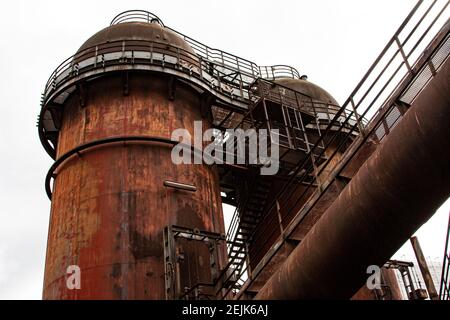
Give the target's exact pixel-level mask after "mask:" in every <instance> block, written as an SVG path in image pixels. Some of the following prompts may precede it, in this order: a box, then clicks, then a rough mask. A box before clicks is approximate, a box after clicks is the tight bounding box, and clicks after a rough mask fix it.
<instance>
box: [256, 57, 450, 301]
mask: <svg viewBox="0 0 450 320" xmlns="http://www.w3.org/2000/svg"><path fill="white" fill-rule="evenodd" d="M449 68H450V63H449V62H448V61H447V62H446V63H445V65H444V66H443V67H442V69H441V70H440V72H438V74H437V75H436V76H435V77H434V78H433V80H431V82H430V83H429V84H428V85H427V86H426V87H425V88H424V90H423V91H422V93H421V94H420V95H419V97H417V99H416V100H415V101H414V103H413V105H412V106H411V108H410V110H409V111H408V112H407V113H406V115H405V116H404V118H403V120H402V121H401V122H400V123H399V124H398V125H397V126H396V128H395V129H394V130H393V131H392V132H391V133H390V134H389V136H387V137H386V139H385V141H384V142H383V143H382V144H381V145H380V146H379V148H378V149H377V150H376V151H375V152H374V154H373V155H372V156H371V157H370V158H369V159H368V160H367V161H366V163H365V164H364V165H363V166H362V167H361V168H360V170H359V171H358V173H357V174H356V175H355V176H354V177H353V179H352V180H351V182H350V183H349V184H348V185H347V187H346V188H345V189H344V190H343V191H342V193H341V194H340V195H339V197H338V198H337V199H336V201H335V202H334V203H333V204H332V205H331V206H330V208H328V210H327V211H326V212H325V214H324V215H323V216H322V218H321V219H320V220H319V221H318V222H317V224H316V225H315V226H314V227H313V228H312V229H311V230H310V232H309V233H308V234H307V236H306V237H305V239H304V240H303V241H302V242H301V243H300V244H299V245H298V246H297V248H296V249H295V250H294V251H293V252H292V254H291V255H290V256H289V257H288V258H287V259H286V261H285V262H284V264H283V265H282V266H281V267H280V269H279V270H278V271H277V272H276V273H275V274H274V275H273V276H272V277H271V278H270V279H269V281H268V282H267V283H266V284H265V285H264V287H263V288H262V289H261V290H260V291H259V293H258V295H257V296H256V299H307V298H309V299H311V298H313V299H323V298H337V299H347V298H350V297H351V296H352V295H353V294H354V293H355V292H356V291H357V290H358V289H359V288H361V286H362V285H363V284H364V283H365V281H366V279H367V277H368V276H369V275H368V274H366V270H367V267H368V266H369V265H379V266H382V265H383V264H384V263H385V262H386V261H387V260H388V259H389V258H390V257H391V256H392V254H394V253H395V251H396V250H397V249H398V248H399V247H400V246H401V245H402V244H403V243H404V242H405V241H407V240H408V238H409V237H410V236H411V234H413V233H414V232H415V231H416V230H417V229H418V228H419V227H420V226H421V225H422V224H423V223H425V222H426V221H427V220H428V219H429V218H430V217H431V216H432V215H433V213H434V212H435V211H436V209H437V208H438V207H439V206H440V205H441V204H442V203H443V202H444V201H445V200H446V199H447V198H448V197H449V196H450V166H449V159H450V125H449V124H450V101H449V100H450V99H449V98H450V97H449V92H450V77H449Z"/></svg>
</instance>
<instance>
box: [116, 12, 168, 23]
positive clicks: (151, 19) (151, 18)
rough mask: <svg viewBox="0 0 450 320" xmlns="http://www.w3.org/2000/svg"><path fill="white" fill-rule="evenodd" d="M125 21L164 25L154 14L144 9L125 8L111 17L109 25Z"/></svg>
mask: <svg viewBox="0 0 450 320" xmlns="http://www.w3.org/2000/svg"><path fill="white" fill-rule="evenodd" d="M127 22H145V23H158V24H159V25H160V26H162V27H164V23H163V22H162V20H161V19H160V18H158V17H157V16H156V15H155V14H153V13H151V12H149V11H145V10H127V11H124V12H122V13H119V14H118V15H117V16H115V17H114V19H112V21H111V23H110V25H111V26H113V25H115V24H119V23H127Z"/></svg>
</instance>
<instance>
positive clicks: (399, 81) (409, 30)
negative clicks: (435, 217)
mask: <svg viewBox="0 0 450 320" xmlns="http://www.w3.org/2000/svg"><path fill="white" fill-rule="evenodd" d="M448 4H449V1H439V0H434V1H431V2H430V1H423V0H421V1H418V2H417V4H416V5H415V6H414V8H413V9H412V11H411V13H410V14H409V15H408V16H407V18H406V19H405V21H404V22H403V23H402V24H401V26H400V28H399V29H398V30H397V32H396V33H395V34H394V36H393V37H392V38H391V39H390V40H389V42H388V44H387V45H386V47H385V48H384V49H383V50H382V52H381V53H380V55H379V56H378V58H377V59H376V60H375V62H374V63H373V64H372V66H371V67H370V68H369V70H368V72H367V73H366V75H365V76H364V77H363V79H362V80H361V81H360V83H359V84H358V85H357V86H356V88H355V89H354V90H353V92H352V93H351V94H350V96H349V98H348V99H347V100H346V101H345V103H344V104H343V106H342V107H341V108H340V110H339V111H338V112H337V113H336V114H335V115H334V118H333V120H332V121H331V122H330V123H329V125H328V126H327V128H326V129H325V130H324V132H323V133H322V135H321V137H320V139H319V140H318V141H317V142H316V143H315V145H314V146H313V148H312V150H311V151H310V152H314V150H316V149H317V148H319V145H320V143H321V142H323V139H324V137H325V136H327V133H331V131H334V133H333V134H332V136H331V138H327V139H326V140H327V141H325V148H324V150H323V151H322V152H321V154H322V153H324V152H325V151H326V150H327V149H328V147H329V146H330V145H331V144H332V143H336V144H337V147H336V148H335V150H334V152H333V153H332V154H331V155H329V156H328V157H327V161H326V162H325V164H322V165H321V166H320V170H319V171H318V172H317V173H316V174H315V176H314V179H312V180H311V181H310V182H308V183H307V185H308V187H307V188H306V189H305V191H304V192H303V193H302V194H301V195H299V196H298V195H296V201H295V202H294V203H292V204H290V205H289V206H284V208H282V209H283V210H284V211H285V212H289V213H291V214H290V215H291V216H292V215H293V216H294V217H293V218H292V219H291V220H290V221H280V222H279V223H280V227H281V229H282V230H283V232H282V234H281V235H280V236H279V237H278V240H277V241H276V242H275V243H274V244H273V245H272V248H271V249H270V250H268V251H266V252H265V253H264V252H263V254H264V257H263V258H262V259H261V260H260V261H261V262H260V263H259V264H258V265H257V266H256V267H255V268H254V269H253V270H252V278H251V279H249V280H247V282H246V283H245V285H244V287H243V289H242V290H241V291H240V292H239V294H238V298H239V297H240V296H241V295H242V293H243V292H244V291H245V289H246V288H248V286H249V285H250V284H251V283H252V282H253V279H255V278H256V277H257V276H258V274H259V273H260V272H261V270H262V269H263V268H264V266H265V265H267V263H268V262H269V261H270V260H271V258H272V257H273V256H274V255H275V254H276V252H277V251H278V250H279V248H280V247H281V244H282V243H283V242H284V240H285V239H286V238H288V237H289V235H290V234H291V233H292V232H293V230H294V229H295V228H296V227H297V226H298V225H299V223H300V222H301V221H302V220H303V219H304V217H305V216H306V215H307V214H308V213H309V211H310V210H311V208H313V207H314V205H315V204H316V203H317V201H318V200H319V199H320V197H321V196H322V195H323V194H324V192H326V190H327V189H328V187H329V186H330V185H331V184H332V183H333V181H334V180H335V179H336V177H337V176H338V174H339V173H340V172H341V171H342V170H343V169H344V168H345V166H346V165H347V164H348V163H349V162H350V160H351V159H352V158H353V157H354V155H355V154H356V153H357V152H358V151H359V150H360V148H361V146H362V145H363V144H364V143H365V141H367V140H368V139H369V137H370V138H371V139H374V140H376V141H380V140H382V139H383V138H384V137H385V136H386V135H388V134H389V131H390V129H392V127H393V126H395V124H396V123H397V122H398V119H396V120H395V121H389V123H387V120H386V119H387V117H388V116H389V115H390V114H391V113H392V110H394V108H397V103H398V101H399V100H400V101H401V100H402V98H403V97H407V96H409V93H410V90H411V86H410V84H411V83H416V84H417V85H418V86H419V88H418V89H414V90H415V92H416V94H415V96H417V94H418V93H419V92H420V91H421V89H422V88H423V87H424V86H425V85H426V84H427V83H428V81H429V80H430V78H431V77H432V76H431V77H429V78H428V79H427V80H426V81H421V80H419V81H418V80H417V79H420V76H421V75H422V74H423V70H424V69H426V68H432V69H434V70H435V71H438V70H439V68H440V66H442V64H443V62H445V61H446V59H447V58H448V55H449V51H448V33H449V21H448ZM432 30H433V33H435V34H437V35H436V37H435V38H434V39H433V40H432V41H431V42H430V41H429V39H430V38H432V35H431V36H430V33H431V31H432ZM424 39H427V42H425V41H424ZM430 43H431V44H430ZM429 44H430V45H429ZM431 45H433V46H434V45H436V46H435V47H430V46H431ZM427 46H428V47H427ZM439 56H443V57H442V58H440V59H437V58H436V57H439ZM413 61H415V62H414V63H413ZM412 101H413V100H410V101H408V103H412ZM345 112H347V116H346V117H345V120H344V121H343V122H341V123H340V125H339V129H338V130H336V129H335V128H336V123H339V122H338V119H339V118H340V117H342V116H343V115H345V114H346V113H345ZM402 114H403V113H402V112H399V116H398V117H399V118H401V116H402ZM352 116H355V117H357V118H364V117H370V121H369V125H368V127H367V128H364V131H362V132H361V133H362V134H361V135H360V137H359V139H356V140H355V141H353V144H352V145H350V147H348V148H347V145H346V144H348V142H351V134H352V132H356V131H357V130H358V129H357V124H354V125H353V126H349V121H350V119H351V118H352ZM381 126H387V128H388V130H387V131H386V132H384V134H383V135H381V136H378V135H377V129H379V128H380V127H381ZM333 127H334V128H333ZM349 127H350V130H347V133H343V132H344V128H349ZM328 137H330V136H328ZM344 152H345V153H344ZM338 153H343V154H342V156H341V157H342V158H341V160H340V161H339V162H338V164H335V163H333V161H332V160H333V159H334V158H335V157H336V155H337V154H338ZM314 165H315V164H314V163H310V162H308V160H307V159H306V160H304V161H301V162H300V163H299V164H298V165H297V167H296V169H295V170H294V172H293V174H292V178H291V179H290V180H289V181H288V182H287V183H285V185H284V186H283V187H282V188H280V190H279V192H278V194H277V195H276V197H275V200H274V201H273V202H272V204H271V205H269V206H268V209H267V210H266V212H271V211H273V210H274V208H275V206H276V203H277V202H278V201H279V200H280V198H281V197H290V196H292V194H293V192H295V190H296V189H295V188H293V187H292V183H293V181H294V178H297V180H296V182H297V183H298V181H299V180H300V183H301V182H307V178H308V177H307V173H308V172H312V170H313V168H314ZM316 165H318V163H316ZM324 170H327V171H330V172H331V173H330V174H329V176H328V178H327V179H326V180H325V181H318V180H317V177H318V176H320V175H321V174H322V173H323V172H324ZM302 172H304V174H301V173H302ZM299 174H300V175H299ZM314 185H319V186H320V188H316V189H315V191H314V192H313V194H312V195H311V194H310V193H308V191H309V190H310V189H311V188H312V187H313V186H314ZM301 201H306V203H305V204H304V205H302V206H301V207H300V209H298V208H297V206H298V205H299V203H302V202H301ZM280 203H283V202H282V201H280ZM293 210H295V211H294V212H292V211H293ZM272 222H275V223H276V220H275V218H273V219H272ZM261 223H265V224H270V222H268V221H264V219H262V220H261ZM275 232H278V233H279V232H280V231H279V229H278V228H272V233H275ZM255 236H256V234H254V235H253V238H251V239H252V240H253V241H255V238H254V237H255ZM258 237H259V238H260V239H259V240H262V241H263V242H259V243H258V248H256V249H255V250H256V251H255V252H254V254H258V253H259V251H261V250H262V248H264V247H265V243H266V242H267V241H268V240H269V239H270V238H271V233H270V232H269V233H265V234H264V236H263V238H261V237H262V236H261V235H259V236H258ZM256 240H258V239H256ZM243 271H245V269H244V270H243Z"/></svg>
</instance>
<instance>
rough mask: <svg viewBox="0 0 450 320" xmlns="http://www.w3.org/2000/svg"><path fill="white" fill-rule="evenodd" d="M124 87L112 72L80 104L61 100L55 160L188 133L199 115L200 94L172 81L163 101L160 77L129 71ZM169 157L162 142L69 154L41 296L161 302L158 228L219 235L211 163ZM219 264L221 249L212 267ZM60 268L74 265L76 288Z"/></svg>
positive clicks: (203, 267)
mask: <svg viewBox="0 0 450 320" xmlns="http://www.w3.org/2000/svg"><path fill="white" fill-rule="evenodd" d="M123 85H124V84H123V76H122V75H121V74H118V75H115V76H109V77H102V78H100V79H97V80H95V81H93V82H90V83H87V84H86V88H85V89H86V90H87V95H86V97H85V98H86V104H85V106H84V107H82V106H81V105H80V103H79V95H78V94H77V93H75V94H73V95H72V96H71V97H70V98H69V99H68V101H67V103H66V104H65V108H64V118H63V124H62V128H61V132H60V136H59V144H58V150H57V154H58V156H61V155H62V154H64V153H65V152H68V151H69V150H71V149H73V148H75V147H76V146H78V145H80V144H83V143H86V142H90V141H95V140H98V139H102V138H107V137H114V136H127V135H129V136H133V135H137V136H139V135H142V136H159V137H166V138H170V135H171V132H172V131H173V130H174V129H176V128H186V129H188V130H189V132H190V133H191V134H193V122H194V120H202V116H201V112H200V98H199V95H198V94H197V93H196V92H194V91H192V90H191V89H190V88H188V87H186V86H183V85H182V84H178V85H177V90H176V96H175V99H174V100H173V101H171V100H170V99H168V78H166V77H165V76H164V75H157V74H154V75H152V74H134V73H133V74H130V75H129V94H128V95H124V90H123V88H124V87H123ZM203 120H204V119H203ZM204 123H205V127H206V126H207V121H204ZM170 153H171V148H170V147H169V146H167V145H164V144H154V143H145V144H142V143H141V144H135V143H127V144H123V143H117V144H114V145H107V146H99V147H96V148H95V149H91V150H89V151H87V152H84V153H83V154H82V155H81V156H80V157H77V156H75V157H72V158H71V159H70V160H68V161H66V162H65V163H64V164H63V165H62V166H61V167H60V168H59V169H58V172H57V178H56V181H55V184H54V192H53V198H52V209H51V220H50V228H49V237H48V249H47V257H46V268H45V280H44V294H43V297H44V298H45V299H164V298H165V288H164V257H163V236H162V234H163V233H162V232H163V228H164V227H165V226H167V225H179V226H185V227H192V228H198V229H200V230H206V231H213V232H219V233H224V226H223V217H222V208H221V200H220V194H219V182H218V176H217V174H216V171H215V168H214V167H210V166H206V165H174V164H173V163H172V161H171V157H170ZM165 180H170V181H176V182H181V183H187V184H192V185H195V186H196V187H197V191H196V192H189V191H183V190H177V189H173V188H167V187H164V186H163V183H164V181H165ZM199 246H202V245H201V244H199ZM186 250H187V251H188V252H189V253H190V255H191V256H195V255H196V252H197V251H198V252H203V251H204V249H203V248H200V247H198V248H196V246H195V245H194V246H190V248H187V249H186ZM222 251H223V250H222ZM202 254H203V253H202ZM208 254H209V253H207V255H206V257H209V256H208ZM203 255H204V254H203ZM205 259H206V258H205ZM197 260H198V259H197ZM192 263H193V264H192V266H194V267H195V268H198V271H197V273H196V274H209V272H210V271H209V270H210V266H209V264H208V263H203V262H202V263H198V261H197V262H196V261H194V262H192ZM224 263H226V261H225V257H224V256H223V255H222V256H221V257H220V260H219V265H220V266H223V265H224ZM69 265H78V266H79V267H80V268H81V289H80V290H68V289H67V288H66V268H67V267H68V266H69ZM194 280H195V279H194ZM200 280H202V281H203V282H204V281H205V279H200ZM193 282H195V281H193Z"/></svg>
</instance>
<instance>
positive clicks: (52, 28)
mask: <svg viewBox="0 0 450 320" xmlns="http://www.w3.org/2000/svg"><path fill="white" fill-rule="evenodd" d="M413 4H414V1H412V0H395V1H392V0H371V1H369V0H367V1H361V0H353V1H351V0H344V1H336V0H314V1H311V0H302V1H281V0H278V1H245V2H244V1H242V0H240V1H231V0H227V1H224V0H222V1H211V0H210V1H171V0H164V1H149V0H147V1H132V0H127V1H116V0H109V1H83V0H80V1H70V2H69V1H61V0H60V1H43V0H40V1H23V0H15V1H0V12H1V13H2V18H1V20H0V35H1V37H0V38H1V39H2V44H1V49H2V50H1V51H0V71H1V76H0V101H1V105H0V109H1V119H2V120H3V121H2V123H1V125H0V150H1V157H0V219H1V220H0V221H1V223H0V299H40V298H41V292H42V283H43V269H44V260H45V248H46V240H47V228H48V219H49V212H50V202H49V200H48V199H47V196H46V195H45V191H44V177H45V174H46V172H47V170H48V168H49V167H50V166H51V164H52V161H51V159H50V158H49V157H48V156H47V154H46V152H45V151H44V149H43V148H42V147H41V144H40V142H39V138H38V134H37V130H36V126H35V125H36V117H37V114H38V112H39V101H40V95H41V92H42V90H43V87H44V85H45V82H46V81H47V78H48V77H49V75H50V73H51V72H52V71H53V70H54V68H55V67H56V66H57V65H58V64H59V63H60V62H62V61H63V60H64V59H66V58H67V57H69V56H71V55H72V54H73V53H74V52H75V51H76V50H77V49H78V47H79V46H80V45H81V44H82V43H83V42H84V41H85V40H86V39H87V38H88V37H89V36H91V35H92V34H94V33H95V32H97V31H98V30H100V29H102V28H104V27H106V26H108V25H109V22H110V21H111V19H112V18H113V17H114V16H115V15H116V14H118V13H120V12H122V11H124V10H129V9H144V10H148V11H151V12H153V13H155V14H156V15H158V16H159V17H160V18H161V19H162V20H163V22H164V23H165V24H166V25H168V26H170V27H172V28H174V29H176V30H179V31H181V32H183V33H185V34H187V35H189V36H191V37H193V38H194V39H197V40H199V41H201V42H203V43H206V44H208V45H209V46H211V47H216V48H220V49H222V50H225V51H228V52H230V53H234V54H237V55H239V56H241V57H244V58H247V59H249V60H252V61H254V62H256V63H258V64H261V65H272V64H288V65H292V66H294V67H296V68H297V69H298V70H299V71H300V73H302V74H307V75H308V76H309V80H311V81H312V82H315V83H317V84H319V85H320V86H322V87H324V88H326V89H327V90H328V91H329V92H330V93H331V94H332V95H334V96H335V97H336V99H337V100H338V101H339V102H340V103H343V102H344V101H345V99H346V98H347V96H348V95H349V93H350V92H351V90H352V89H353V88H354V87H355V85H356V84H357V82H358V81H359V79H360V78H361V77H362V76H363V74H364V73H365V71H366V70H367V68H368V66H369V65H370V64H371V63H372V61H373V60H374V59H375V57H376V56H377V55H378V53H379V52H380V51H381V49H382V48H383V47H384V45H385V44H386V42H387V41H388V39H389V38H390V37H391V36H392V34H393V33H394V31H395V30H396V29H397V28H398V26H399V25H400V23H401V22H402V21H403V19H404V18H405V17H406V15H407V13H408V12H409V10H410V9H411V8H412V6H413ZM449 210H450V201H447V203H446V204H445V205H444V206H443V207H442V208H441V209H440V210H439V211H438V213H437V214H436V215H435V216H434V217H433V218H432V219H431V220H430V221H429V222H428V223H427V224H426V225H424V226H423V227H422V228H421V230H420V231H419V232H418V236H419V240H420V241H421V244H422V247H423V250H424V251H425V255H427V256H432V257H441V256H442V253H443V243H444V237H445V231H446V226H447V221H448V215H449ZM403 255H406V256H409V257H411V256H412V254H411V251H410V248H409V245H407V246H405V248H403V249H402V250H401V251H400V252H399V253H398V256H403Z"/></svg>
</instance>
